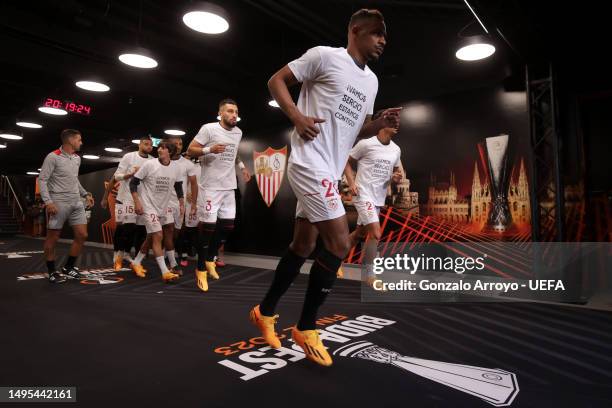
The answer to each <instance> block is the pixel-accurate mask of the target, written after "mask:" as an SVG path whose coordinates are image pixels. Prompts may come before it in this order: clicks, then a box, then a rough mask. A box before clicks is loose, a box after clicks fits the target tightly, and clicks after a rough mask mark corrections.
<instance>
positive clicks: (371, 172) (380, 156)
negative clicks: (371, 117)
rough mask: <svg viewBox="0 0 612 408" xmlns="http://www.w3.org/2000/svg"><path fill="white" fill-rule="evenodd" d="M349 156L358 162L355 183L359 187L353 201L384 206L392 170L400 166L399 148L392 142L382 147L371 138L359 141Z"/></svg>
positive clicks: (374, 137) (376, 138)
mask: <svg viewBox="0 0 612 408" xmlns="http://www.w3.org/2000/svg"><path fill="white" fill-rule="evenodd" d="M350 156H351V157H352V158H353V159H355V160H357V162H358V165H357V177H355V183H356V184H357V186H358V187H359V194H358V195H357V197H356V200H355V201H363V202H366V201H369V202H371V203H373V204H374V205H376V206H383V205H385V197H386V196H387V187H388V186H389V183H390V182H391V175H393V168H394V167H400V165H401V162H400V157H401V150H400V148H399V146H398V145H396V144H395V143H393V140H391V141H390V142H389V144H388V145H384V144H382V143H380V140H378V137H376V136H373V137H369V138H367V139H361V140H360V141H359V142H358V143H357V144H356V145H355V146H354V147H353V148H352V149H351V152H350Z"/></svg>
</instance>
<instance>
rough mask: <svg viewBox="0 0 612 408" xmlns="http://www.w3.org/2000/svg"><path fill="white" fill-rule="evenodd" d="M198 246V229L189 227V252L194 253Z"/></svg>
mask: <svg viewBox="0 0 612 408" xmlns="http://www.w3.org/2000/svg"><path fill="white" fill-rule="evenodd" d="M197 247H198V229H197V228H187V245H186V248H187V254H188V255H194V249H195V248H197Z"/></svg>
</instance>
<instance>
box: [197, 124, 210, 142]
mask: <svg viewBox="0 0 612 408" xmlns="http://www.w3.org/2000/svg"><path fill="white" fill-rule="evenodd" d="M193 140H195V141H196V142H198V143H199V144H201V145H202V146H206V145H207V144H208V143H210V130H209V129H208V127H207V126H206V125H204V126H202V127H201V128H200V131H199V132H198V134H197V135H195V137H194V138H193Z"/></svg>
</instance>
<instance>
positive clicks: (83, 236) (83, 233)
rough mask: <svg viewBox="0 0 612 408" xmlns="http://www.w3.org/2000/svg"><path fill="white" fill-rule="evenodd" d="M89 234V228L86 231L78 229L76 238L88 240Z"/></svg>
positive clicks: (82, 240)
mask: <svg viewBox="0 0 612 408" xmlns="http://www.w3.org/2000/svg"><path fill="white" fill-rule="evenodd" d="M88 236H89V235H88V234H87V230H85V231H77V232H76V233H75V234H74V239H75V240H77V241H79V242H85V241H86V240H87V237H88Z"/></svg>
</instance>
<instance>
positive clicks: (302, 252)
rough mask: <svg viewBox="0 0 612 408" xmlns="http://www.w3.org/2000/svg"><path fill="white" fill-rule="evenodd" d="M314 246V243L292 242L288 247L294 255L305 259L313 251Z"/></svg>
mask: <svg viewBox="0 0 612 408" xmlns="http://www.w3.org/2000/svg"><path fill="white" fill-rule="evenodd" d="M315 246H316V243H315V242H305V241H293V242H291V244H290V245H289V248H290V249H291V251H292V252H293V253H294V254H296V255H299V256H301V257H302V258H307V257H308V256H309V255H310V254H311V253H312V251H314V249H315Z"/></svg>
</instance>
